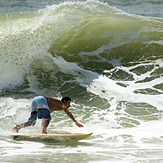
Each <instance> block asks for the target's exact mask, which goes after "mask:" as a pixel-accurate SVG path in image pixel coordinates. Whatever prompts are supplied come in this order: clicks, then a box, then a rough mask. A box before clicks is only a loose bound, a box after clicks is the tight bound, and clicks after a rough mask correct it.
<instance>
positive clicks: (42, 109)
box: [12, 96, 83, 134]
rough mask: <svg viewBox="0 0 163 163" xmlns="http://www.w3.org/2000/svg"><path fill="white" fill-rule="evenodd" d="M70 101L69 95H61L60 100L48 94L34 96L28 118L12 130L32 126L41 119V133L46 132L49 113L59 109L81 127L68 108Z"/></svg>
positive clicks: (49, 118) (16, 130) (15, 130)
mask: <svg viewBox="0 0 163 163" xmlns="http://www.w3.org/2000/svg"><path fill="white" fill-rule="evenodd" d="M70 102H71V98H69V97H63V98H62V99H61V101H60V100H58V99H55V98H53V97H48V96H36V97H35V98H34V99H33V100H32V105H31V115H30V117H29V119H28V121H27V122H25V123H23V124H21V125H16V127H14V128H13V129H12V130H13V131H14V132H18V131H19V130H20V129H21V128H24V127H28V126H34V125H35V123H36V119H37V117H38V119H43V120H42V127H43V129H42V134H47V127H48V125H49V123H50V120H51V115H50V113H52V112H53V111H61V110H63V111H64V112H65V113H66V114H67V115H68V117H69V118H71V119H72V121H73V122H75V124H76V125H77V126H78V127H83V125H82V124H80V123H78V122H77V121H76V120H75V118H74V117H73V115H72V114H71V112H69V110H68V108H69V107H70Z"/></svg>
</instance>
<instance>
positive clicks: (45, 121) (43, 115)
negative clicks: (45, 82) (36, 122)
mask: <svg viewBox="0 0 163 163" xmlns="http://www.w3.org/2000/svg"><path fill="white" fill-rule="evenodd" d="M38 119H42V134H47V128H48V125H49V123H50V120H51V116H50V111H49V110H48V109H45V108H41V109H38Z"/></svg>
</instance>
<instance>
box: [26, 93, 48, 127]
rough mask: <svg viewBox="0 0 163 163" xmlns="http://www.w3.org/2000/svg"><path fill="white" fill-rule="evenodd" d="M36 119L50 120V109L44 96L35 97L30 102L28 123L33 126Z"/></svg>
mask: <svg viewBox="0 0 163 163" xmlns="http://www.w3.org/2000/svg"><path fill="white" fill-rule="evenodd" d="M37 118H38V119H50V120H51V115H50V109H49V106H48V104H47V100H46V98H45V97H44V96H37V97H35V98H34V99H33V100H32V105H31V115H30V117H29V119H28V122H30V123H32V125H33V126H34V125H35V124H36V120H37Z"/></svg>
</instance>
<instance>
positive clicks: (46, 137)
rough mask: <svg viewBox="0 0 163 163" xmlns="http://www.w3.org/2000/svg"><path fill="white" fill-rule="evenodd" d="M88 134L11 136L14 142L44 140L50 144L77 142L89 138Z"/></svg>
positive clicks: (28, 134) (21, 134)
mask: <svg viewBox="0 0 163 163" xmlns="http://www.w3.org/2000/svg"><path fill="white" fill-rule="evenodd" d="M91 135H92V133H89V134H41V133H16V134H13V135H11V137H12V138H13V139H14V140H36V141H37V140H38V141H40V140H45V141H50V142H55V141H64V142H68V141H79V140H82V139H86V138H88V137H90V136H91Z"/></svg>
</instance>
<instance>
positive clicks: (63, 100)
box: [61, 97, 71, 102]
mask: <svg viewBox="0 0 163 163" xmlns="http://www.w3.org/2000/svg"><path fill="white" fill-rule="evenodd" d="M69 100H70V101H71V98H70V97H63V98H62V99H61V101H62V102H67V101H69Z"/></svg>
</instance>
